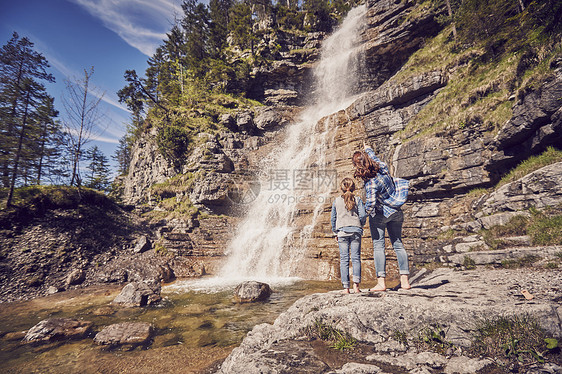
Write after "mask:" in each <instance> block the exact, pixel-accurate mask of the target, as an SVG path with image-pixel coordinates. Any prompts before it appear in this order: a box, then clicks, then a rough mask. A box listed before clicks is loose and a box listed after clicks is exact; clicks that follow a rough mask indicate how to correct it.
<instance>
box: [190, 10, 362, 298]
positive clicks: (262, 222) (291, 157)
mask: <svg viewBox="0 0 562 374" xmlns="http://www.w3.org/2000/svg"><path fill="white" fill-rule="evenodd" d="M365 13H366V6H365V5H361V6H358V7H356V8H354V9H352V10H351V11H350V12H349V14H348V15H347V17H346V18H345V20H344V21H343V23H342V24H341V26H340V27H339V28H338V29H337V30H336V31H335V32H334V33H333V34H332V35H331V36H329V37H328V38H327V39H326V40H325V41H324V42H323V44H322V49H321V55H320V61H319V63H318V65H317V67H316V68H315V70H314V77H315V84H314V87H315V88H316V89H315V91H314V94H313V96H314V104H313V105H311V106H309V107H308V108H306V109H305V110H304V111H303V114H302V115H301V118H300V120H299V121H298V122H296V123H294V124H292V125H290V127H289V128H288V129H287V133H286V136H285V139H284V140H283V142H282V143H281V144H279V145H278V146H277V147H276V149H275V150H274V151H273V152H271V154H270V156H269V157H268V159H267V160H264V161H263V162H262V163H261V165H259V166H260V171H259V173H258V174H260V183H261V186H262V188H261V192H260V193H259V194H258V196H257V197H256V199H255V200H254V201H253V202H252V203H251V205H250V206H249V208H248V210H247V213H246V217H245V219H244V220H243V221H242V222H241V224H240V225H239V226H238V228H237V231H236V233H235V235H234V237H233V240H232V241H231V243H230V245H229V247H228V249H227V251H226V254H227V261H226V263H225V264H224V266H223V267H222V269H221V271H220V274H219V277H218V278H215V282H213V281H212V280H208V281H206V282H205V283H207V286H204V285H202V284H199V286H195V287H190V288H191V289H197V288H198V287H201V288H203V289H208V288H214V287H217V286H218V285H219V284H220V285H222V286H228V285H235V284H237V283H239V282H240V281H242V280H249V279H251V280H261V281H266V282H268V283H270V284H281V283H284V282H286V281H289V282H291V281H292V279H293V280H294V278H290V277H294V276H295V273H294V271H295V269H296V266H297V265H298V263H299V262H300V261H301V260H302V258H303V256H304V252H305V250H306V245H305V243H304V241H305V240H306V239H307V238H308V237H309V236H310V234H311V232H312V229H313V227H314V223H315V222H314V221H315V220H316V218H317V217H318V215H319V214H320V212H321V210H322V206H323V204H324V202H325V201H326V199H328V197H329V194H330V192H331V191H333V190H335V189H336V188H337V186H338V183H339V181H338V180H335V176H334V175H333V174H331V173H330V171H329V170H323V169H322V165H326V163H327V160H326V158H325V151H324V150H325V149H326V148H327V146H328V145H329V143H330V142H332V141H333V134H332V133H331V132H330V131H328V128H327V127H328V124H327V121H326V120H322V119H323V118H324V117H326V116H327V115H329V114H332V113H335V112H337V111H339V110H341V109H344V108H346V107H347V106H348V105H349V104H351V102H352V100H353V97H352V94H353V93H354V89H355V88H356V85H357V84H356V83H357V81H356V77H357V74H356V68H357V65H358V63H359V61H360V54H359V53H358V47H357V44H358V43H357V42H358V36H359V34H360V32H361V30H362V28H363V27H364V25H365V21H364V19H365ZM311 165H314V167H311ZM297 176H301V177H303V178H301V180H299V183H300V182H303V181H304V185H298V183H297V182H296V180H295V177H297ZM287 185H289V187H292V188H286V187H287ZM267 187H269V189H267ZM297 187H299V188H297ZM297 202H299V203H302V202H304V203H308V204H310V205H312V206H314V208H313V211H312V213H313V214H312V217H313V219H312V221H313V222H310V223H308V224H307V225H305V226H304V228H301V229H300V231H299V232H295V231H296V230H295V222H294V221H295V219H297V215H298V214H297V209H296V205H297V204H296V203H297ZM301 227H302V225H301ZM209 283H215V285H214V286H212V285H211V284H209ZM219 288H220V287H219Z"/></svg>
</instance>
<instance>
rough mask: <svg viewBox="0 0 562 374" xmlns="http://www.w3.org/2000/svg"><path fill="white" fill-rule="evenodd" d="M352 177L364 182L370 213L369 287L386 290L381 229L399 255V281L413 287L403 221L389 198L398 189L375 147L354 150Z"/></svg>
mask: <svg viewBox="0 0 562 374" xmlns="http://www.w3.org/2000/svg"><path fill="white" fill-rule="evenodd" d="M353 165H354V166H355V174H354V176H355V178H361V179H363V181H364V183H365V192H366V202H365V211H366V212H367V215H368V216H369V228H370V229H371V237H372V238H373V251H374V259H375V270H376V273H377V285H376V286H375V287H373V288H371V289H370V290H369V291H386V279H385V278H386V255H385V252H384V231H385V229H386V230H388V236H389V237H390V241H391V243H392V247H393V248H394V251H395V252H396V257H397V259H398V268H399V270H400V285H401V287H402V288H404V289H408V290H409V289H410V288H412V287H411V286H410V281H409V274H410V270H409V266H408V254H407V253H406V250H405V249H404V245H403V244H402V223H403V222H404V214H403V213H402V210H401V209H400V208H396V207H392V206H391V205H390V203H388V202H389V201H392V200H393V199H395V198H396V194H397V193H398V191H397V189H396V186H395V183H394V179H393V178H392V177H391V176H390V173H389V171H388V166H387V165H386V164H385V163H384V162H382V161H381V160H380V159H379V158H378V157H377V156H376V155H375V151H374V150H373V149H372V148H371V147H369V146H365V151H364V152H355V153H354V154H353Z"/></svg>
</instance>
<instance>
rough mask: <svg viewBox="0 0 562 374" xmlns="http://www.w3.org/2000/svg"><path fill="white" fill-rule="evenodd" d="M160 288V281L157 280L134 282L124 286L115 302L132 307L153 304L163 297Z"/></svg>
mask: <svg viewBox="0 0 562 374" xmlns="http://www.w3.org/2000/svg"><path fill="white" fill-rule="evenodd" d="M160 290H161V287H160V282H157V281H142V282H132V283H129V284H127V285H126V286H125V287H123V289H122V290H121V293H120V294H119V295H117V297H116V298H115V299H114V300H113V304H121V305H124V306H131V307H138V306H146V305H152V304H155V303H157V302H159V301H160V300H161V299H162V298H161V297H160Z"/></svg>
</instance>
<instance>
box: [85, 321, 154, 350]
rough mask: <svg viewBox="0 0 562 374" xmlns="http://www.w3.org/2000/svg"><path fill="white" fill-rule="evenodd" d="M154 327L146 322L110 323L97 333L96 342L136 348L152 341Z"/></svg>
mask: <svg viewBox="0 0 562 374" xmlns="http://www.w3.org/2000/svg"><path fill="white" fill-rule="evenodd" d="M153 331H154V327H153V326H152V325H151V324H150V323H146V322H123V323H116V324H113V325H109V326H107V327H105V328H104V329H103V330H101V331H100V332H99V333H97V334H96V336H95V337H94V342H95V343H97V344H100V345H109V346H122V347H129V348H134V347H136V346H139V345H147V344H148V343H150V339H151V338H152V333H153Z"/></svg>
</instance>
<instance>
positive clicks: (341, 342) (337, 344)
mask: <svg viewBox="0 0 562 374" xmlns="http://www.w3.org/2000/svg"><path fill="white" fill-rule="evenodd" d="M305 334H306V335H308V336H309V337H315V338H318V339H320V340H324V341H328V342H330V347H332V348H333V349H336V350H338V351H345V350H350V349H353V348H355V346H356V345H357V340H356V339H355V338H354V337H353V336H351V335H350V334H349V333H347V332H345V331H342V330H339V329H336V328H334V327H332V326H331V325H329V324H327V323H325V322H324V321H322V320H321V319H316V320H315V321H314V324H313V325H312V326H308V327H307V328H306V329H305Z"/></svg>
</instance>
